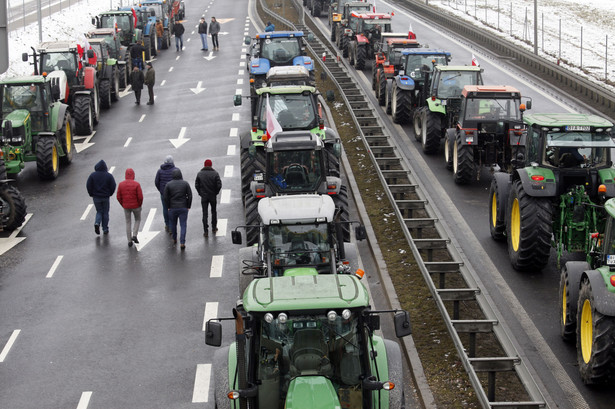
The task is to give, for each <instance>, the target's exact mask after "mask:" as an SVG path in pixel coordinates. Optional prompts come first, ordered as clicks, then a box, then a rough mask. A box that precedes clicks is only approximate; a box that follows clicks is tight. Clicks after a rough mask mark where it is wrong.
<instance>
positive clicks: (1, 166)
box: [0, 158, 7, 181]
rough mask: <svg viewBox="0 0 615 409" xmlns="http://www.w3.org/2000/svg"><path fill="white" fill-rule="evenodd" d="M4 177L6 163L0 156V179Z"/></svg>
mask: <svg viewBox="0 0 615 409" xmlns="http://www.w3.org/2000/svg"><path fill="white" fill-rule="evenodd" d="M6 179H7V176H6V165H5V164H4V159H2V158H0V181H2V180H6Z"/></svg>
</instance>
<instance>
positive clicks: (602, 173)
mask: <svg viewBox="0 0 615 409" xmlns="http://www.w3.org/2000/svg"><path fill="white" fill-rule="evenodd" d="M598 178H599V179H600V183H601V184H603V185H604V186H606V197H615V169H613V168H606V169H600V170H599V171H598Z"/></svg>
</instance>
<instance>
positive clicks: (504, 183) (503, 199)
mask: <svg viewBox="0 0 615 409" xmlns="http://www.w3.org/2000/svg"><path fill="white" fill-rule="evenodd" d="M493 178H494V179H495V182H496V186H497V190H498V191H497V195H498V197H499V198H500V206H502V209H498V212H499V211H500V210H501V211H502V213H500V214H506V206H507V203H508V194H509V193H510V188H511V186H512V180H511V177H510V174H508V173H505V172H493Z"/></svg>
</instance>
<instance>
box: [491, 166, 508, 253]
mask: <svg viewBox="0 0 615 409" xmlns="http://www.w3.org/2000/svg"><path fill="white" fill-rule="evenodd" d="M502 189H505V187H504V186H498V182H497V179H496V178H495V177H494V178H492V179H491V186H490V187H489V232H490V233H491V238H492V239H493V240H496V241H504V240H506V205H507V203H506V200H505V199H504V198H502V197H500V196H502Z"/></svg>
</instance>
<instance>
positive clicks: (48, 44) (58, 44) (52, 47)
mask: <svg viewBox="0 0 615 409" xmlns="http://www.w3.org/2000/svg"><path fill="white" fill-rule="evenodd" d="M36 50H37V51H38V52H39V53H40V52H48V53H62V52H73V51H77V42H75V41H44V42H42V43H40V44H39V45H38V47H37V49H36Z"/></svg>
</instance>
